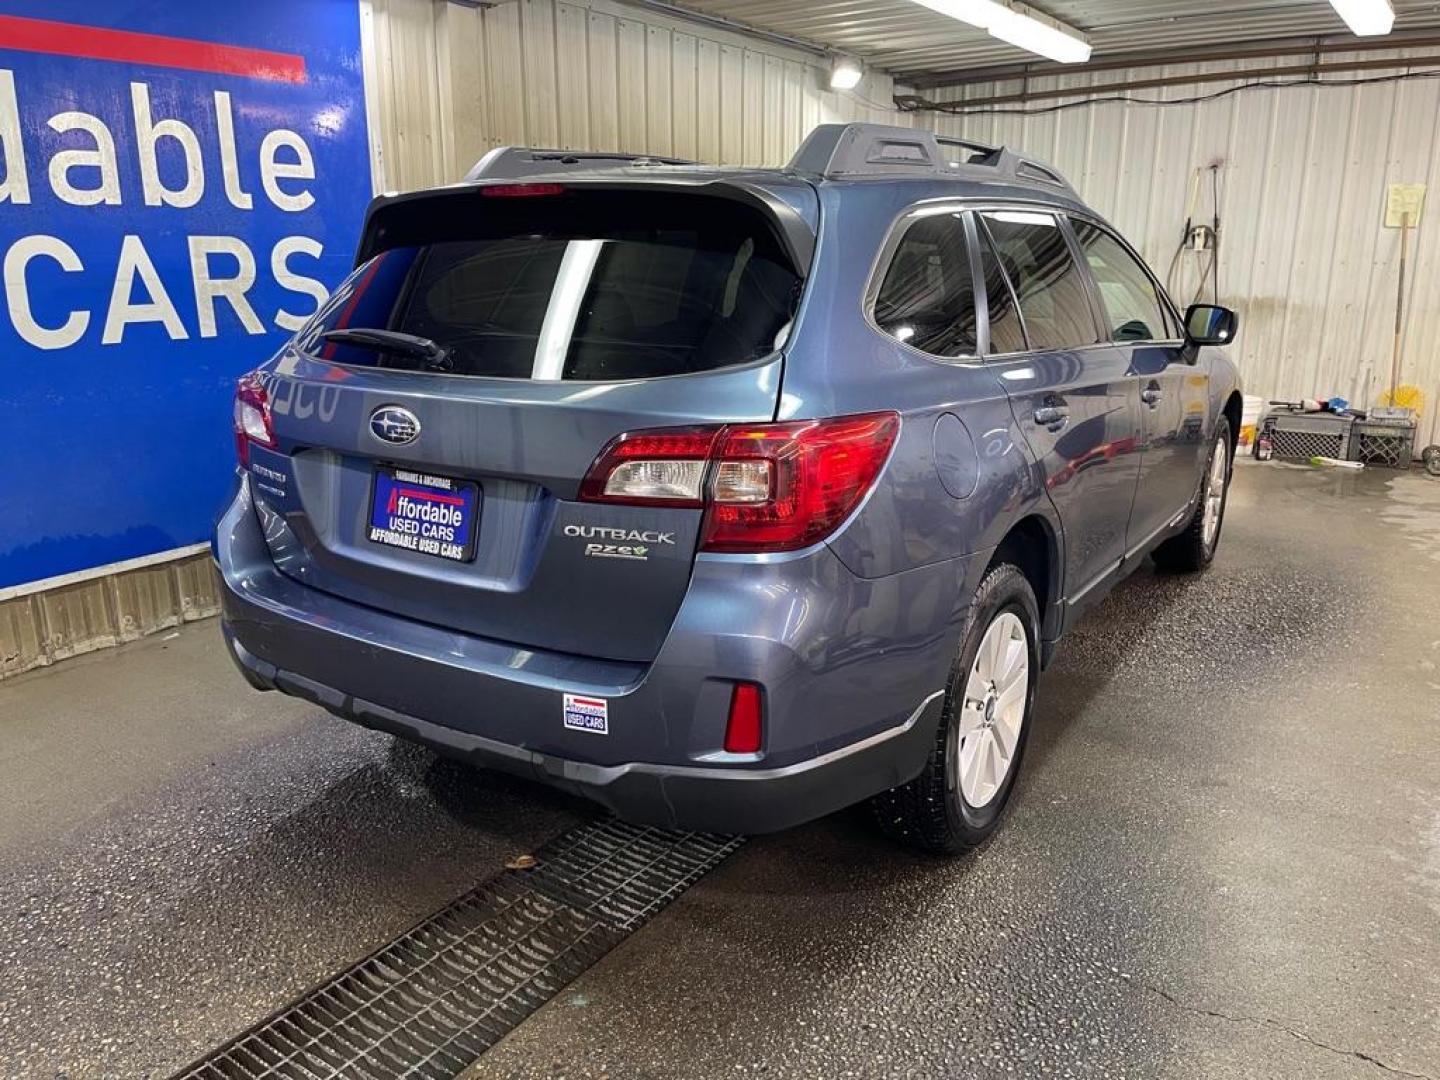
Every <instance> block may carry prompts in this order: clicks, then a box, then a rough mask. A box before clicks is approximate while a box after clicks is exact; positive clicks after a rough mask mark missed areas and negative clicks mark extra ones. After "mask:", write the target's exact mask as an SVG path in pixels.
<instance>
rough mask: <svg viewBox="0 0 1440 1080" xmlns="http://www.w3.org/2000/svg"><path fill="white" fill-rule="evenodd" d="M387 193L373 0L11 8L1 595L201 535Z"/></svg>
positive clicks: (1, 7) (1, 24) (1, 81)
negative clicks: (251, 386) (366, 64)
mask: <svg viewBox="0 0 1440 1080" xmlns="http://www.w3.org/2000/svg"><path fill="white" fill-rule="evenodd" d="M370 194H371V188H370V155H369V149H368V135H367V132H366V125H365V93H364V85H363V80H362V75H361V56H360V27H359V10H358V4H357V3H356V2H355V0H246V2H245V3H239V4H211V3H191V4H157V3H141V2H114V0H111V2H106V3H102V2H100V0H27V2H4V3H0V260H3V289H4V304H3V306H0V588H3V587H5V586H8V585H16V584H21V583H25V582H29V581H35V580H38V579H41V578H46V577H51V576H55V575H58V574H64V573H68V572H71V571H75V570H82V569H87V568H90V567H95V566H101V565H105V564H108V563H113V562H118V561H121V560H125V559H130V558H135V557H138V556H142V555H149V554H153V553H155V552H159V551H165V550H169V549H173V548H176V547H181V546H184V545H187V544H192V543H195V542H197V541H200V540H202V539H204V538H205V535H206V533H207V532H208V530H209V527H210V524H211V521H212V519H213V516H214V513H215V511H216V509H217V507H218V506H219V504H220V501H221V500H222V498H223V496H224V492H225V488H226V485H227V482H228V477H229V475H230V473H231V470H232V468H233V440H232V438H231V436H230V410H231V394H232V391H233V388H234V383H235V378H236V377H237V376H238V375H240V374H241V373H243V372H244V371H246V370H247V369H249V368H251V367H253V366H254V365H255V364H256V363H258V362H259V361H260V360H262V359H264V358H265V357H266V356H268V355H269V354H270V353H272V352H273V351H274V350H275V349H276V348H277V347H278V346H279V345H280V343H281V342H283V341H284V340H285V338H286V337H287V336H288V335H289V334H290V333H292V332H293V331H294V330H295V329H297V328H298V327H299V326H300V325H301V323H302V322H303V321H304V320H305V319H306V318H308V316H309V315H310V314H311V313H313V312H314V311H315V309H316V307H317V306H318V305H319V303H320V302H321V300H322V299H323V298H324V297H325V295H326V294H327V293H328V291H329V290H330V289H331V288H332V287H333V286H334V285H336V284H337V283H338V282H339V281H340V279H341V278H342V277H344V275H345V273H346V271H347V270H348V268H349V266H350V262H351V258H352V256H353V253H354V248H355V241H356V236H357V233H358V229H359V225H360V221H361V218H362V215H363V209H364V206H365V204H366V202H367V200H368V199H369V197H370Z"/></svg>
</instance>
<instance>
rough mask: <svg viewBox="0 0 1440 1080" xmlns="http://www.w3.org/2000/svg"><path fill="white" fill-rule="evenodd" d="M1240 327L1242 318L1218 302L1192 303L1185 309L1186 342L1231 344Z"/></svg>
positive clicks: (1192, 345)
mask: <svg viewBox="0 0 1440 1080" xmlns="http://www.w3.org/2000/svg"><path fill="white" fill-rule="evenodd" d="M1239 329H1240V318H1239V316H1237V315H1236V314H1235V312H1233V311H1231V310H1230V309H1229V308H1227V307H1220V306H1218V305H1216V304H1191V305H1190V306H1189V307H1188V308H1187V309H1186V310H1185V343H1186V344H1187V345H1189V346H1191V347H1192V348H1194V347H1196V346H1199V345H1229V344H1230V343H1231V342H1232V341H1234V340H1235V333H1236V331H1238V330H1239Z"/></svg>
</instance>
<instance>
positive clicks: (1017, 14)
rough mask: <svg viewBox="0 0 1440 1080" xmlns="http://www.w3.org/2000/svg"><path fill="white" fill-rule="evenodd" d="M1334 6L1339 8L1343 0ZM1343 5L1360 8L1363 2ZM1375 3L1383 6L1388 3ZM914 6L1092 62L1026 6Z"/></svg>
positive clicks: (1076, 40)
mask: <svg viewBox="0 0 1440 1080" xmlns="http://www.w3.org/2000/svg"><path fill="white" fill-rule="evenodd" d="M1331 2H1332V3H1335V4H1337V6H1338V5H1339V4H1340V3H1341V2H1342V0H1331ZM1343 2H1344V3H1348V4H1355V5H1360V4H1362V3H1363V2H1364V0H1343ZM1376 2H1377V3H1382V4H1383V3H1384V2H1385V0H1376ZM915 3H917V4H919V5H920V6H921V7H927V8H929V9H930V10H931V11H938V12H939V13H940V14H941V15H948V16H950V18H952V19H959V20H960V21H961V22H965V23H969V24H970V25H971V26H978V27H980V29H982V30H984V31H985V32H986V33H988V34H989V35H990V36H991V37H993V38H998V39H999V40H1000V41H1004V42H1007V43H1008V44H1010V45H1014V46H1015V47H1016V48H1017V49H1024V50H1025V51H1026V52H1032V53H1035V54H1036V55H1037V56H1043V57H1045V58H1046V59H1047V60H1054V61H1056V62H1057V63H1061V64H1083V63H1084V62H1085V61H1086V60H1089V59H1090V43H1089V42H1088V41H1086V40H1085V39H1084V38H1083V37H1081V36H1079V32H1078V31H1076V30H1074V28H1072V27H1069V26H1066V25H1065V24H1064V23H1062V22H1060V21H1059V20H1058V19H1052V18H1049V17H1048V16H1046V15H1043V14H1041V13H1040V12H1038V11H1035V10H1034V9H1033V8H1029V7H1026V6H1025V5H1024V4H1009V3H1000V2H999V0H915ZM1357 33H1358V31H1357Z"/></svg>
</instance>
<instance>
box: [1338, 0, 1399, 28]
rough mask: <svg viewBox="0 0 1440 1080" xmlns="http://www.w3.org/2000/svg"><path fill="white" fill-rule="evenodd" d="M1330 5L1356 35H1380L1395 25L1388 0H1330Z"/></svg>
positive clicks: (1393, 12) (1392, 10) (1392, 11)
mask: <svg viewBox="0 0 1440 1080" xmlns="http://www.w3.org/2000/svg"><path fill="white" fill-rule="evenodd" d="M1330 6H1331V7H1333V8H1334V9H1335V13H1336V14H1337V15H1339V16H1340V18H1342V19H1344V20H1345V25H1346V26H1348V27H1349V28H1350V32H1351V33H1352V34H1354V35H1355V36H1356V37H1381V36H1383V35H1385V34H1388V33H1390V31H1391V29H1392V28H1393V27H1394V26H1395V11H1394V9H1392V8H1391V7H1390V2H1389V0H1330Z"/></svg>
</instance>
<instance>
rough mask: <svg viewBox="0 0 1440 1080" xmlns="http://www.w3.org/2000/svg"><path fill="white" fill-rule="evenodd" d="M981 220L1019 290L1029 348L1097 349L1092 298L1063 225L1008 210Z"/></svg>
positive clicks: (1033, 215) (1042, 216) (1035, 214)
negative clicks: (1071, 254) (1082, 347)
mask: <svg viewBox="0 0 1440 1080" xmlns="http://www.w3.org/2000/svg"><path fill="white" fill-rule="evenodd" d="M982 216H983V218H984V220H985V224H986V226H987V228H988V229H989V230H990V236H991V238H992V239H993V240H994V242H995V253H996V254H997V255H998V256H999V258H1000V264H1001V266H1003V267H1004V268H1005V273H1006V274H1007V275H1008V276H1009V278H1010V283H1011V284H1012V285H1013V286H1014V288H1015V295H1016V298H1017V299H1018V301H1019V304H1020V314H1021V315H1022V316H1023V317H1024V319H1025V333H1026V335H1027V336H1028V338H1029V342H1030V348H1032V349H1065V348H1074V347H1076V346H1079V345H1093V344H1094V343H1095V340H1096V335H1095V322H1094V318H1093V316H1092V315H1091V313H1090V298H1089V294H1088V293H1087V292H1086V288H1085V282H1084V280H1083V279H1082V278H1081V276H1080V268H1079V267H1078V266H1077V265H1076V264H1075V260H1074V259H1073V258H1071V256H1070V248H1069V246H1068V245H1067V244H1066V243H1065V237H1064V234H1063V233H1061V231H1060V225H1059V222H1058V221H1057V220H1056V219H1055V218H1054V217H1052V216H1051V215H1049V214H1037V213H1026V212H1022V211H1010V210H1003V211H995V212H992V213H988V214H984V215H982Z"/></svg>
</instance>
